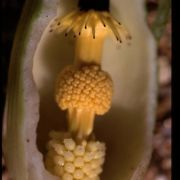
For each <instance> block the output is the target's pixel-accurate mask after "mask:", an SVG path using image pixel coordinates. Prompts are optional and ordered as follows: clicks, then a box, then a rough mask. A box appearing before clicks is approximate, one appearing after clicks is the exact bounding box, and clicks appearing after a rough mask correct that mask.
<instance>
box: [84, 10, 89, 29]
mask: <svg viewBox="0 0 180 180" xmlns="http://www.w3.org/2000/svg"><path fill="white" fill-rule="evenodd" d="M89 17H90V13H88V12H87V16H86V19H85V21H84V22H85V29H87V25H88V21H89Z"/></svg>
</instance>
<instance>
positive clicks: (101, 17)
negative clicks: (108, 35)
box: [97, 12, 106, 27]
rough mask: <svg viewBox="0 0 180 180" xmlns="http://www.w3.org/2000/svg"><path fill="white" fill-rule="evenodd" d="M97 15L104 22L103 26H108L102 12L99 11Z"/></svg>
mask: <svg viewBox="0 0 180 180" xmlns="http://www.w3.org/2000/svg"><path fill="white" fill-rule="evenodd" d="M97 16H98V17H99V19H100V21H101V23H102V24H103V26H104V27H106V24H105V22H104V20H103V18H104V17H103V15H102V14H101V13H99V12H97Z"/></svg>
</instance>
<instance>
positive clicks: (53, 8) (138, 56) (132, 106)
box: [3, 0, 156, 180]
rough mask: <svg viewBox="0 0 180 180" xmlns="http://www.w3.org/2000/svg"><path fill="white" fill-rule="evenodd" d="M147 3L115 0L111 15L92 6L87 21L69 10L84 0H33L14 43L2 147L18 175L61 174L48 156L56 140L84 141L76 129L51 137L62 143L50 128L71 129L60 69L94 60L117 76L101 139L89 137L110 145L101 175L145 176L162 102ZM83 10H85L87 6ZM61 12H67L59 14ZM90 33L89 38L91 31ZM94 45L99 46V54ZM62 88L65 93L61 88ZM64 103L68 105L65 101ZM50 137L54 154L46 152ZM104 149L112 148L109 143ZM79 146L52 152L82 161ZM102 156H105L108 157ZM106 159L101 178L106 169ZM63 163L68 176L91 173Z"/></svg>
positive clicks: (97, 130)
mask: <svg viewBox="0 0 180 180" xmlns="http://www.w3.org/2000/svg"><path fill="white" fill-rule="evenodd" d="M59 2H60V3H59ZM143 3H144V1H143V0H126V1H117V0H111V1H110V4H109V7H110V14H109V13H107V12H101V13H100V16H98V15H99V14H97V9H95V10H94V11H87V10H86V13H85V14H84V15H83V17H82V16H80V19H79V21H80V22H82V23H77V25H78V26H77V25H76V24H75V25H73V24H74V23H73V20H76V19H73V20H72V19H68V18H67V16H66V15H68V14H69V13H71V12H72V11H73V12H75V11H74V10H76V9H77V2H76V1H74V0H73V1H71V0H69V1H67V0H61V1H59V0H51V1H47V0H42V1H34V0H28V1H27V2H26V4H25V8H24V12H23V14H22V18H21V20H20V25H19V28H18V30H17V34H16V38H15V41H14V47H13V50H12V57H11V65H10V70H9V72H10V73H9V84H8V95H7V103H6V108H5V116H4V119H5V131H4V141H3V142H4V146H3V147H4V152H5V159H6V162H7V166H8V170H9V173H10V176H11V177H12V179H18V180H21V179H22V180H28V179H32V180H33V179H38V180H56V179H58V177H57V173H56V172H55V173H54V168H53V172H50V171H51V167H50V169H49V171H48V170H47V168H48V167H47V166H48V165H50V164H51V163H50V164H49V163H47V161H48V160H49V158H48V157H49V156H51V155H53V157H55V156H54V154H55V152H54V151H56V150H57V149H56V146H57V145H59V146H61V147H64V148H66V146H67V149H68V148H72V149H73V148H75V147H77V146H79V145H81V143H83V141H80V142H78V141H74V138H73V137H72V134H71V135H70V136H69V135H68V134H67V137H65V136H66V135H64V134H63V135H62V136H59V137H58V138H60V139H59V140H58V143H50V142H56V141H55V137H54V136H51V137H50V138H51V140H52V141H51V140H50V141H49V138H48V133H49V132H50V134H51V133H52V130H57V131H58V132H64V131H67V121H66V112H65V111H62V110H60V109H59V108H58V105H57V104H56V102H55V100H54V85H55V84H56V78H57V76H58V73H59V72H62V70H63V69H64V68H65V67H67V66H68V65H70V64H71V65H72V64H73V68H70V70H69V71H70V72H71V73H75V74H76V70H77V71H78V70H80V71H81V67H83V66H84V65H88V67H89V65H92V64H93V65H95V66H96V67H98V68H99V69H98V70H99V71H100V73H102V74H105V77H107V82H108V83H107V85H108V86H109V84H111V80H112V81H113V96H112V100H110V96H111V88H109V89H110V91H109V92H110V93H109V94H108V96H109V98H108V103H106V105H108V106H107V107H106V110H107V112H106V111H105V112H106V114H105V115H103V116H97V117H96V118H95V121H94V130H93V132H94V134H95V135H96V138H97V139H98V140H97V139H95V140H94V141H93V140H91V141H89V139H88V138H87V139H85V140H84V142H85V143H84V144H86V145H88V144H89V143H90V142H92V143H96V142H99V141H100V143H102V144H103V143H104V142H105V144H106V148H107V150H106V154H105V159H106V160H105V163H104V166H103V172H102V174H101V179H105V180H106V179H107V180H108V179H121V180H128V179H134V180H136V179H143V173H144V172H145V169H146V167H147V165H148V162H149V159H150V155H151V137H152V132H153V125H154V111H155V106H156V103H155V102H156V63H155V62H156V61H155V60H156V55H155V54H156V43H155V41H154V39H153V36H152V35H151V33H150V30H149V29H148V27H147V25H146V22H145V12H144V8H143ZM72 9H73V10H72ZM76 13H78V15H79V13H82V10H81V11H80V12H76ZM76 13H75V14H74V15H75V17H77V15H76ZM87 14H88V15H87ZM74 15H73V16H74ZM86 15H87V17H88V16H89V20H88V21H84V20H86V18H85V16H86ZM59 17H62V18H63V17H64V18H67V19H66V20H63V19H61V20H60V19H59ZM114 18H116V19H118V20H119V21H120V22H121V24H122V25H123V26H121V25H120V24H118V23H117V21H116V20H115V19H114ZM59 20H60V21H59ZM54 22H56V24H54ZM59 22H60V25H62V26H61V27H62V28H63V29H60V31H59V33H56V32H54V31H56V29H57V27H58V26H59V25H58V24H59ZM61 23H62V24H61ZM83 23H85V24H86V23H87V29H85V27H84V28H81V25H82V24H83ZM93 23H94V24H93ZM79 25H80V26H79ZM104 25H105V26H106V27H104ZM83 26H84V25H83ZM121 27H122V28H121ZM124 27H126V28H125V29H124ZM126 29H128V31H126ZM62 31H64V32H65V33H66V34H68V36H70V34H69V33H71V32H72V33H75V35H76V38H75V39H71V38H68V37H65V36H64V34H63V33H62ZM102 32H103V33H102ZM127 32H128V33H127ZM129 34H130V35H131V36H132V40H131V45H130V46H127V44H126V43H124V42H126V40H125V39H130V36H129ZM108 35H113V36H115V37H116V38H117V40H118V41H117V42H116V41H114V42H113V41H112V39H111V38H110V39H109V38H108ZM87 36H88V40H89V41H88V43H87V39H86V38H85V37H87ZM105 36H106V37H107V38H106V39H105ZM121 36H122V37H124V40H123V38H122V40H123V41H122V42H123V43H120V42H119V41H121ZM90 37H91V39H90ZM83 45H84V48H82V47H83ZM74 47H75V49H74ZM89 47H91V48H89ZM95 50H96V53H92V51H93V52H94V51H95ZM60 75H61V74H60ZM68 77H69V76H68ZM60 83H61V82H60ZM56 85H57V86H58V85H59V86H61V84H56ZM62 86H64V84H62ZM109 87H111V86H109ZM59 91H61V89H59ZM106 92H107V91H106ZM56 95H57V96H56V97H57V99H59V96H61V95H62V94H61V93H60V94H59V93H57V94H56ZM62 96H63V95H62ZM106 97H107V96H106ZM58 102H59V101H58ZM110 102H111V103H110ZM59 104H60V106H63V104H61V101H60V103H59ZM109 104H111V107H110V108H109ZM63 107H64V106H63ZM61 108H62V107H61ZM62 109H63V108H62ZM93 111H94V112H95V110H93ZM70 112H72V111H71V110H70ZM69 114H71V113H69ZM97 114H98V113H97ZM70 120H71V119H70ZM88 127H90V128H87V129H88V131H86V130H87V129H86V128H85V131H84V130H83V131H82V132H83V133H81V134H84V132H85V134H86V135H88V136H89V132H91V131H92V128H91V127H92V126H88ZM75 129H76V128H75ZM83 129H84V128H83ZM76 130H77V129H76ZM77 132H79V130H78V131H77ZM65 134H66V133H65ZM61 137H63V140H61ZM92 139H93V138H92ZM68 142H71V143H70V144H68ZM73 142H74V143H73ZM47 143H48V150H49V151H48V154H50V155H48V154H47V156H46V153H47V149H46V145H47ZM73 144H74V145H73ZM86 145H84V146H86ZM61 150H62V149H61ZM87 150H88V148H87ZM71 151H72V150H69V152H71ZM77 152H78V151H77ZM77 152H76V153H77ZM87 152H89V151H86V148H85V150H84V153H87ZM102 152H103V153H105V151H104V150H102ZM53 153H54V154H53ZM56 153H57V152H56ZM76 153H75V152H74V150H73V153H72V152H71V155H67V153H65V154H66V155H63V154H62V155H61V156H60V154H59V155H58V157H56V158H53V159H54V160H53V163H55V165H56V163H57V164H58V163H60V165H63V164H64V163H65V162H66V160H67V159H69V160H70V159H71V162H73V163H75V160H74V159H73V157H74V158H76V157H75V155H76ZM69 154H70V153H69ZM77 154H78V153H77ZM96 155H97V154H96ZM103 156H104V155H103ZM103 156H100V157H103ZM84 157H85V156H83V158H84ZM44 159H46V160H44ZM50 159H51V158H50ZM81 160H82V159H81ZM81 160H77V161H76V163H75V164H76V165H78V166H81V165H82V164H83V163H84V161H81ZM50 161H51V160H50ZM100 161H101V163H103V162H104V160H102V159H101V160H100ZM68 162H69V161H68ZM101 163H100V165H99V166H98V167H99V168H100V169H99V171H97V172H96V173H97V177H96V178H98V176H99V174H100V173H101V171H102V170H101V168H102V166H101V165H102V164H101ZM53 167H54V165H53ZM88 167H89V166H88ZM63 168H65V171H66V172H67V173H63V176H65V178H66V179H68V178H69V179H70V178H72V177H71V176H72V174H73V177H74V178H76V179H78V178H79V179H80V178H85V175H84V172H83V174H82V171H75V168H74V165H72V163H71V164H70V162H69V164H68V165H67V163H66V166H63ZM61 169H62V168H61ZM87 169H88V168H87ZM97 169H98V168H97ZM62 171H64V169H63V170H62ZM68 172H70V174H71V175H69V174H68ZM58 173H60V177H61V175H62V174H61V173H62V172H61V171H59V170H58ZM92 174H93V173H92ZM63 178H64V177H63Z"/></svg>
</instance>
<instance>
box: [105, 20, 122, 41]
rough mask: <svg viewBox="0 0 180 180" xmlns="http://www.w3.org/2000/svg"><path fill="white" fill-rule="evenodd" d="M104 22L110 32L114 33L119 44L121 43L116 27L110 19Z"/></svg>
mask: <svg viewBox="0 0 180 180" xmlns="http://www.w3.org/2000/svg"><path fill="white" fill-rule="evenodd" d="M106 22H107V24H108V26H109V27H110V29H111V30H112V32H113V33H114V35H115V37H116V38H117V40H118V41H119V42H120V43H121V42H122V40H121V37H120V35H119V32H118V30H117V28H116V26H115V25H114V23H113V21H112V20H111V18H110V17H107V18H106Z"/></svg>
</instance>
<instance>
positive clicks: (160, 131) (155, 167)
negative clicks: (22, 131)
mask: <svg viewBox="0 0 180 180" xmlns="http://www.w3.org/2000/svg"><path fill="white" fill-rule="evenodd" d="M163 1H164V2H165V1H167V0H145V8H146V10H147V23H148V25H149V27H151V28H152V29H154V32H156V30H157V31H159V29H160V33H159V34H158V33H157V34H156V38H157V39H158V49H157V54H158V59H157V61H158V66H159V77H158V83H159V94H158V108H157V113H156V126H155V130H154V137H153V147H154V149H153V154H152V159H151V162H150V165H149V168H148V170H147V173H146V176H145V178H144V180H171V14H170V13H167V8H168V7H167V4H164V5H163ZM1 3H2V4H1V8H2V9H1V12H2V51H1V59H2V62H1V63H2V66H1V70H0V73H1V76H0V77H1V84H2V89H1V90H2V102H1V112H3V107H4V103H5V94H6V86H7V73H8V66H9V59H10V52H11V48H12V42H13V38H14V33H15V31H16V27H17V23H18V20H19V17H20V14H21V11H22V7H23V4H24V0H2V2H1ZM161 3H162V4H161ZM159 14H160V15H161V16H162V15H163V16H165V18H164V20H163V22H160V21H157V16H158V15H159ZM167 14H168V16H167ZM166 16H167V17H166ZM156 21H157V22H156ZM1 114H2V113H1ZM2 180H10V179H9V177H8V170H7V168H6V164H5V162H4V159H3V153H2Z"/></svg>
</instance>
